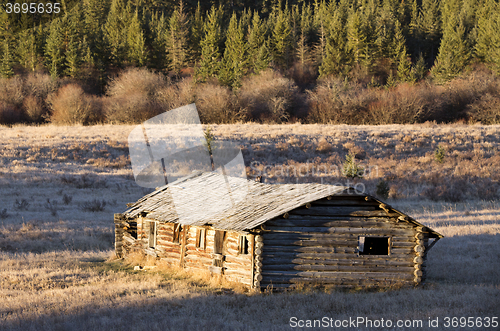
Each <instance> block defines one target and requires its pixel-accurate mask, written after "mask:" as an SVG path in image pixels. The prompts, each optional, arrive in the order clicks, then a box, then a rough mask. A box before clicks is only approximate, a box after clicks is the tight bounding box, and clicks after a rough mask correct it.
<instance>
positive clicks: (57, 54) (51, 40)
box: [45, 18, 65, 78]
mask: <svg viewBox="0 0 500 331" xmlns="http://www.w3.org/2000/svg"><path fill="white" fill-rule="evenodd" d="M63 41H64V38H63V34H62V24H61V19H59V18H56V19H54V20H53V21H52V22H51V23H50V28H49V35H48V37H47V41H46V44H45V56H46V60H47V66H48V68H49V72H50V75H51V76H52V77H53V78H56V77H59V75H60V74H61V73H62V65H63V63H64V61H65V58H64V53H63V51H64V49H63V47H62V46H63Z"/></svg>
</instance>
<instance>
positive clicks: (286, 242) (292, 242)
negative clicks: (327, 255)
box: [265, 238, 358, 250]
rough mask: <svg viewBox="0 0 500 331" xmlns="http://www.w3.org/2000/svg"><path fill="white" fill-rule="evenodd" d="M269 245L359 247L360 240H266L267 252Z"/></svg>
mask: <svg viewBox="0 0 500 331" xmlns="http://www.w3.org/2000/svg"><path fill="white" fill-rule="evenodd" d="M267 245H270V246H321V247H338V246H342V247H358V240H357V238H353V239H344V240H329V239H322V240H293V239H290V240H287V239H283V240H281V239H280V240H278V239H276V240H266V248H265V249H266V250H267Z"/></svg>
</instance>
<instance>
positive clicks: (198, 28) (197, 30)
mask: <svg viewBox="0 0 500 331" xmlns="http://www.w3.org/2000/svg"><path fill="white" fill-rule="evenodd" d="M203 36H204V30H203V16H202V14H201V6H200V2H198V6H197V7H196V11H195V13H194V17H193V19H192V22H191V30H190V34H189V45H190V47H191V59H192V60H193V62H197V61H198V60H199V59H200V57H201V40H202V39H203Z"/></svg>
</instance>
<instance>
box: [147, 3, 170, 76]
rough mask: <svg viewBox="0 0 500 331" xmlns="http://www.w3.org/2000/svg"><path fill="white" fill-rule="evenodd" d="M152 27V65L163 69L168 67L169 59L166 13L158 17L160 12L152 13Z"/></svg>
mask: <svg viewBox="0 0 500 331" xmlns="http://www.w3.org/2000/svg"><path fill="white" fill-rule="evenodd" d="M149 27H150V29H151V48H152V49H151V52H150V66H152V67H154V68H156V69H158V70H163V69H165V68H167V67H168V59H167V22H166V20H165V15H164V14H163V13H162V14H161V16H160V17H158V13H154V14H153V15H151V19H150V22H149Z"/></svg>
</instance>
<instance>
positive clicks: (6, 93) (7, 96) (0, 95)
mask: <svg viewBox="0 0 500 331" xmlns="http://www.w3.org/2000/svg"><path fill="white" fill-rule="evenodd" d="M24 96H25V94H24V91H23V80H22V79H21V77H19V76H15V77H12V78H0V102H2V101H3V102H5V103H8V104H11V105H13V106H15V107H18V106H20V105H21V104H22V103H23V99H24Z"/></svg>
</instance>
